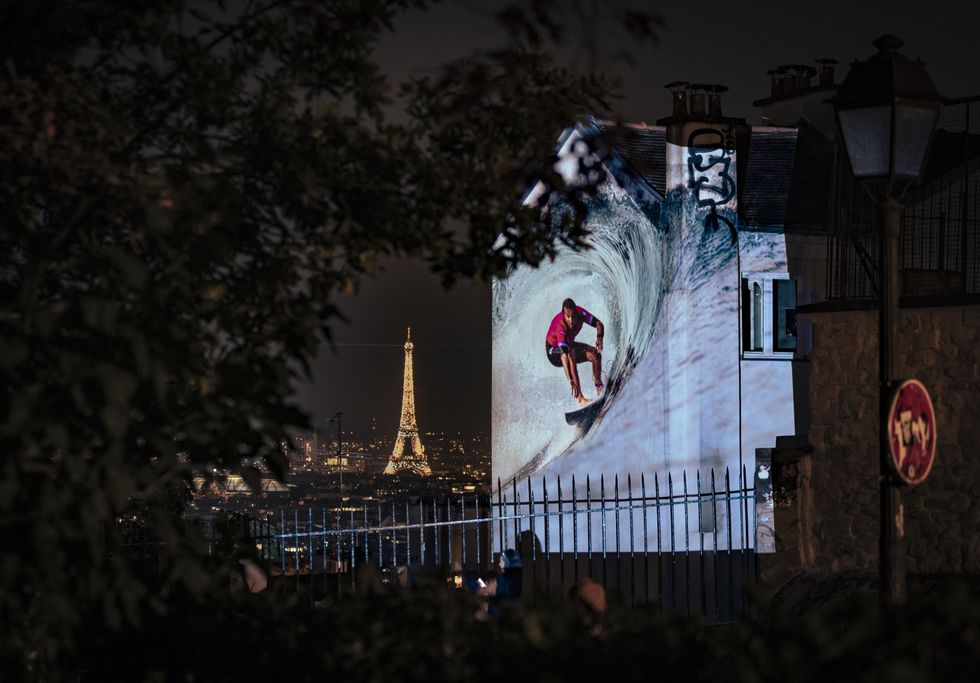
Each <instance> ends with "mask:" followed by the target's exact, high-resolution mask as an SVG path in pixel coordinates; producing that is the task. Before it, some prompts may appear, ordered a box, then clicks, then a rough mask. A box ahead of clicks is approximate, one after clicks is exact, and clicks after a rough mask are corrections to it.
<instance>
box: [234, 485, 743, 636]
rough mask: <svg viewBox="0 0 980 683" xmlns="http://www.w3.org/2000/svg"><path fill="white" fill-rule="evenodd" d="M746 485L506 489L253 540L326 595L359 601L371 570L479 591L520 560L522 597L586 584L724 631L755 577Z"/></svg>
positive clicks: (366, 513) (375, 507)
mask: <svg viewBox="0 0 980 683" xmlns="http://www.w3.org/2000/svg"><path fill="white" fill-rule="evenodd" d="M737 479H738V480H737V481H732V478H731V475H730V473H729V472H728V471H727V470H726V472H725V474H724V478H723V481H716V477H715V474H714V472H713V471H711V472H708V473H706V476H705V478H702V476H701V473H700V472H696V473H694V475H693V476H692V477H688V475H687V473H686V472H684V473H680V476H679V477H676V478H675V477H674V476H673V475H671V474H668V475H667V476H666V477H665V478H663V479H662V478H661V477H660V476H659V475H654V476H653V477H652V481H650V480H648V478H647V477H646V476H645V475H640V477H639V478H638V480H637V481H634V478H633V477H632V476H631V475H627V476H626V477H625V480H620V478H619V477H618V475H617V476H614V477H613V478H612V480H611V481H607V479H606V477H605V476H600V477H599V478H598V480H597V481H595V480H594V479H593V478H591V477H586V478H585V481H584V482H583V481H581V480H579V481H576V479H575V478H572V479H571V480H570V482H567V483H566V484H565V485H564V486H563V483H562V481H561V479H560V478H555V479H554V481H549V480H548V479H547V478H544V477H542V478H539V479H538V480H537V481H534V482H532V480H531V479H530V478H528V479H525V480H524V481H523V482H520V483H519V482H517V481H516V480H512V481H510V482H509V483H508V484H507V485H504V484H502V482H500V481H498V482H497V485H496V487H495V488H494V491H493V493H492V494H491V495H490V496H486V495H483V496H481V495H470V496H467V495H460V496H457V497H446V498H443V499H440V500H422V499H412V500H406V501H401V502H386V503H381V502H374V503H370V504H361V505H359V506H347V507H343V506H342V507H335V508H333V509H328V508H326V507H323V508H320V509H319V510H313V509H311V508H309V507H307V508H306V509H305V510H304V511H303V512H302V513H301V512H300V511H299V510H298V509H293V510H291V511H288V512H287V511H281V512H280V513H279V514H278V515H277V516H273V517H270V518H267V519H265V520H262V521H261V522H255V523H254V524H255V525H256V526H253V527H252V531H253V533H254V536H253V540H254V542H255V544H256V547H257V548H258V549H259V551H260V553H261V557H262V558H264V559H265V560H266V561H268V562H269V563H270V564H271V566H272V568H273V569H274V571H275V572H276V573H278V574H280V575H293V576H295V577H296V581H297V584H303V585H305V586H307V587H308V588H309V589H310V590H311V591H312V592H314V593H316V594H318V595H319V594H335V595H337V596H343V595H346V594H349V593H352V592H355V591H357V589H358V581H359V576H360V575H361V571H362V570H363V571H374V570H378V571H380V572H381V575H382V577H384V580H386V581H388V582H392V583H399V584H402V585H407V584H410V583H412V582H413V581H415V580H416V579H417V577H418V576H419V575H420V574H422V573H429V574H430V575H434V576H436V577H441V578H442V579H444V580H447V581H455V582H456V583H457V585H463V586H465V585H472V584H473V583H474V582H475V580H476V578H478V577H479V576H480V575H481V574H483V573H485V572H489V571H492V570H494V569H495V567H496V562H497V558H499V556H500V555H501V554H503V553H505V552H506V551H508V550H511V551H513V553H512V554H514V555H516V556H517V557H519V558H520V560H519V562H520V565H521V569H520V573H521V575H522V581H521V583H522V586H523V589H522V592H523V594H524V595H523V596H522V597H523V599H531V600H533V599H535V598H537V597H540V596H543V595H557V594H561V593H565V592H567V591H568V590H569V589H570V588H571V587H572V586H573V585H575V583H577V582H578V581H579V580H580V579H583V578H585V577H589V578H592V579H594V580H596V581H598V582H599V583H601V584H603V585H604V587H605V588H606V590H607V593H609V594H610V595H613V596H616V597H618V598H619V599H620V600H621V601H623V602H624V603H627V604H637V603H642V602H655V603H657V604H658V605H660V607H661V608H663V609H664V610H665V611H667V612H669V613H671V614H688V615H693V614H699V615H701V616H703V617H705V618H706V619H708V620H710V621H715V622H724V621H731V620H737V619H739V618H741V617H743V616H745V615H746V614H747V613H748V609H749V603H748V587H749V586H750V585H751V584H752V583H753V582H754V581H755V579H756V577H757V574H758V570H757V563H756V557H755V551H754V548H755V533H756V532H755V530H756V526H757V525H756V506H755V501H754V486H753V483H752V482H751V481H750V480H748V478H747V477H746V475H745V471H744V470H742V472H741V473H740V474H739V476H738V478H737ZM368 568H370V569H368ZM511 569H512V567H511ZM304 582H305V583H304Z"/></svg>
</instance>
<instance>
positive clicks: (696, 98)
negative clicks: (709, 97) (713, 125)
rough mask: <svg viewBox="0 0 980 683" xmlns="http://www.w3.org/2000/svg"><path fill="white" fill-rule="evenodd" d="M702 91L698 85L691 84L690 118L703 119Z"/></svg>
mask: <svg viewBox="0 0 980 683" xmlns="http://www.w3.org/2000/svg"><path fill="white" fill-rule="evenodd" d="M704 89H705V86H704V85H702V84H700V83H692V84H691V86H690V92H691V102H690V104H691V117H702V118H703V117H704Z"/></svg>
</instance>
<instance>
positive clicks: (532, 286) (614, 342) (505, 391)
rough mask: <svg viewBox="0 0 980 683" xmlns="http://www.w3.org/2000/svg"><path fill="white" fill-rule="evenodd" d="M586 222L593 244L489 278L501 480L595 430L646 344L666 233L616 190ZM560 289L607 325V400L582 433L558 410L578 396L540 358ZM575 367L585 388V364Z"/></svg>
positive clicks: (590, 338) (588, 335)
mask: <svg viewBox="0 0 980 683" xmlns="http://www.w3.org/2000/svg"><path fill="white" fill-rule="evenodd" d="M589 227H590V230H591V231H592V234H591V237H590V239H589V244H590V246H591V249H589V250H587V251H574V250H572V249H569V248H566V247H563V248H562V250H561V251H560V252H559V254H558V256H557V257H556V258H555V259H554V261H551V262H548V263H544V264H542V265H541V266H539V267H538V268H530V267H527V266H523V267H520V268H518V269H516V270H515V271H514V272H513V273H512V274H511V275H510V276H509V277H507V278H506V279H500V280H496V281H494V283H493V312H492V317H493V321H492V326H493V367H494V375H493V383H492V391H493V394H492V406H493V409H492V424H493V454H494V455H493V458H494V474H495V476H498V477H500V478H501V479H502V480H503V479H507V480H509V479H510V478H512V477H514V476H515V475H516V476H524V475H528V474H531V473H533V472H534V471H536V470H538V469H539V468H541V467H542V466H544V465H546V464H547V463H549V462H551V461H553V460H554V459H555V458H558V457H560V456H561V455H563V454H565V453H568V452H569V451H571V450H573V449H575V448H576V447H577V446H578V445H580V444H581V443H584V442H585V441H587V440H588V439H589V438H590V436H591V435H592V434H594V433H595V432H596V431H597V430H599V429H601V428H602V424H601V423H602V417H603V415H605V413H606V412H607V411H608V410H609V409H610V406H611V405H613V404H614V403H615V401H616V400H617V394H619V393H620V391H621V390H622V388H623V387H624V386H625V384H626V383H627V382H629V380H630V375H631V373H632V370H633V368H634V367H636V364H637V363H638V362H639V361H640V360H641V359H642V358H643V357H644V355H645V354H646V353H647V351H648V349H649V348H650V346H651V341H652V339H653V337H654V328H655V323H656V321H657V318H658V314H659V308H660V304H661V297H662V293H663V291H664V289H665V287H664V282H665V278H666V271H667V269H668V266H667V264H665V263H664V256H663V254H665V253H668V250H667V249H665V248H664V245H663V241H664V237H663V235H662V234H661V233H659V232H657V231H656V230H655V229H653V228H651V226H650V223H649V222H648V221H647V220H645V219H644V218H643V217H642V214H640V213H639V212H638V210H637V209H636V207H635V205H633V204H632V203H631V202H630V201H629V200H628V199H626V198H624V197H623V196H622V195H620V196H619V197H617V198H614V199H611V200H609V201H607V202H606V203H604V204H603V205H601V206H599V207H596V208H593V209H592V213H591V214H590V219H589ZM566 297H571V298H573V299H574V300H575V302H576V303H577V304H578V305H579V306H583V307H584V308H585V309H587V310H588V311H590V312H591V313H592V314H593V315H595V316H596V317H598V318H599V319H600V320H601V321H602V322H603V324H604V325H605V327H606V334H605V339H604V344H605V346H604V349H603V354H602V357H603V361H602V365H603V381H604V382H605V383H606V401H605V404H604V405H603V406H602V409H601V411H600V413H599V416H598V418H597V419H596V421H595V422H594V423H593V424H592V426H591V427H590V428H589V429H588V430H586V431H584V432H583V431H582V430H581V429H579V428H577V427H571V426H569V425H568V424H566V422H565V413H566V412H567V411H571V410H574V409H575V408H576V404H575V401H574V399H573V398H572V396H571V391H570V389H569V387H568V382H567V381H566V380H565V377H564V373H563V372H562V371H561V369H560V368H556V367H554V366H552V365H551V364H550V363H549V362H548V360H547V358H546V357H545V334H546V332H547V329H548V325H549V323H550V322H551V319H552V318H553V317H554V316H555V315H556V314H557V313H558V311H559V310H560V309H561V302H562V301H563V300H564V299H565V298H566ZM578 339H579V340H580V341H584V342H586V343H588V344H594V341H595V330H594V329H593V328H591V327H588V326H585V327H583V329H582V332H581V333H580V334H579V337H578ZM579 373H580V376H581V377H582V386H583V389H585V393H586V396H590V397H591V395H592V393H593V392H594V389H593V388H592V382H591V370H590V368H589V366H588V364H583V365H580V366H579Z"/></svg>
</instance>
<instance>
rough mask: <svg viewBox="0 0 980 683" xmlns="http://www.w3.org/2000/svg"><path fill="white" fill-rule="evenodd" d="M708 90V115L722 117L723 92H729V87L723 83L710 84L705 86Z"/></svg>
mask: <svg viewBox="0 0 980 683" xmlns="http://www.w3.org/2000/svg"><path fill="white" fill-rule="evenodd" d="M705 89H706V90H707V91H708V116H710V117H711V118H719V119H720V118H721V116H722V114H721V94H722V93H723V92H727V91H728V88H726V87H725V86H723V85H718V84H717V83H716V84H714V85H709V86H707V87H706V88H705Z"/></svg>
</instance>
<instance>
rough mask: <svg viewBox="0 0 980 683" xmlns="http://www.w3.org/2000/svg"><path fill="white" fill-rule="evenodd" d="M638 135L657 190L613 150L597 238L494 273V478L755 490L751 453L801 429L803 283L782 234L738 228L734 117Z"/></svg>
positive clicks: (594, 208) (598, 199)
mask: <svg viewBox="0 0 980 683" xmlns="http://www.w3.org/2000/svg"><path fill="white" fill-rule="evenodd" d="M642 132H643V134H645V135H648V136H650V137H651V138H652V137H653V136H656V135H659V136H660V143H659V144H660V147H659V149H660V150H662V151H661V154H662V157H661V158H660V161H659V162H658V163H659V164H660V165H661V166H660V168H661V169H662V172H663V178H664V180H663V192H661V191H658V190H657V189H656V188H655V187H653V186H652V184H651V183H650V182H646V181H645V180H644V179H643V178H642V177H639V176H638V174H636V173H634V172H633V169H632V168H631V167H630V166H629V165H628V164H626V163H625V162H623V159H622V157H617V156H616V155H614V156H613V158H612V159H611V160H610V161H609V162H608V164H609V169H610V174H609V178H608V181H607V182H606V183H605V184H604V185H603V186H602V187H601V188H600V190H599V192H598V193H597V194H596V196H595V198H594V199H593V200H592V202H591V204H590V215H589V219H588V227H589V229H590V231H591V236H590V238H589V247H590V248H589V249H586V250H581V251H574V250H572V249H569V248H562V249H560V250H559V252H558V254H557V257H556V258H555V259H554V260H553V261H550V262H547V263H544V264H542V265H541V266H540V267H538V268H530V267H519V268H517V269H515V270H514V271H513V272H512V273H511V274H510V275H509V276H508V277H506V278H501V279H498V280H496V281H494V283H493V312H492V337H493V384H492V390H493V396H492V406H493V408H492V410H493V414H492V430H493V431H492V449H493V476H494V478H495V482H496V480H499V481H500V482H501V483H502V484H503V485H505V486H509V485H510V484H511V483H512V482H514V481H515V480H517V481H521V482H522V485H523V482H524V480H525V479H527V478H533V479H535V480H536V481H541V480H542V479H544V478H547V479H549V480H550V481H552V482H554V481H555V479H556V478H557V477H561V478H562V479H563V481H564V482H566V484H565V485H566V489H565V491H566V492H568V486H569V484H570V479H571V477H572V476H575V477H577V481H578V486H581V483H582V482H583V481H584V480H585V478H586V476H591V477H592V480H593V481H597V480H599V478H600V476H602V477H604V478H605V481H607V482H610V481H615V478H617V477H618V478H619V480H620V481H622V482H626V481H628V480H629V479H628V478H629V477H632V481H634V482H635V481H639V480H640V477H641V476H644V475H645V476H647V477H649V478H650V479H651V480H652V478H653V476H654V475H658V476H660V477H661V478H662V480H666V478H667V476H668V475H671V476H673V477H674V478H675V480H676V481H683V477H684V476H685V474H686V475H688V480H689V481H690V483H691V488H692V491H693V493H695V494H696V493H697V492H696V490H695V487H696V486H697V484H696V482H697V480H698V477H701V478H702V481H703V482H704V483H703V485H704V487H705V489H707V487H708V486H709V485H710V484H709V483H708V482H709V480H710V477H711V476H712V475H714V476H716V477H717V478H718V480H719V484H718V485H719V486H721V481H722V480H723V478H724V477H725V472H726V470H727V471H729V472H730V474H731V477H732V486H733V487H738V486H739V478H740V476H741V475H742V473H743V471H747V472H748V475H747V476H746V482H745V485H746V486H750V485H751V480H750V479H749V477H750V476H751V474H752V471H753V468H754V453H755V449H757V448H772V447H773V446H774V443H775V440H776V437H777V435H784V434H794V430H795V425H794V396H793V382H794V379H793V369H792V367H791V365H792V363H791V362H786V361H792V360H793V358H794V354H795V349H796V345H797V334H798V323H797V320H796V305H797V295H798V292H797V283H796V281H795V280H793V279H792V278H791V277H790V276H789V275H788V273H787V272H786V270H787V255H786V246H785V238H784V235H782V234H781V233H780V232H779V231H775V230H771V229H769V230H766V231H756V232H747V233H744V234H743V233H742V232H740V230H739V229H740V227H741V226H740V225H739V219H738V183H737V174H736V168H737V160H736V147H735V144H734V129H733V128H732V127H730V126H729V127H726V126H724V125H719V126H714V127H705V126H704V125H703V124H699V125H689V126H686V127H683V126H682V127H680V128H679V129H678V130H674V131H666V130H665V129H664V128H660V129H659V130H656V129H653V128H652V127H645V128H644V129H643V130H642ZM569 146H570V143H569V142H568V141H566V144H565V147H564V148H563V149H567V148H569ZM649 147H652V145H650V146H649ZM617 164H619V166H617ZM753 297H754V298H753ZM743 467H744V468H746V469H745V470H743ZM549 490H550V489H549ZM553 493H554V492H553V491H552V492H551V493H549V495H553ZM695 507H697V506H695ZM693 514H694V517H695V518H696V516H697V510H695V511H694V513H693ZM709 523H712V522H704V521H703V520H702V523H701V524H702V526H703V525H704V524H709ZM692 524H694V525H695V526H697V524H698V522H697V521H695V522H693V523H692ZM702 530H703V529H702ZM681 531H682V529H681ZM695 531H698V529H695Z"/></svg>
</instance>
